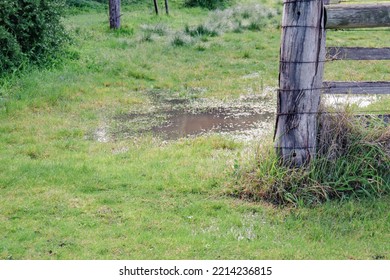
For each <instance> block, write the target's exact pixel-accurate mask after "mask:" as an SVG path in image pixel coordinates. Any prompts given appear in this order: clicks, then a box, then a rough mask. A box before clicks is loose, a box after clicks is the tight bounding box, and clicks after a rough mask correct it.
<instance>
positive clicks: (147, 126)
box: [111, 96, 275, 140]
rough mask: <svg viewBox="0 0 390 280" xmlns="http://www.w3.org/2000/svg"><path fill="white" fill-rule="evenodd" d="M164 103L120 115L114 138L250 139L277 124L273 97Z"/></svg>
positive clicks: (116, 122) (117, 119)
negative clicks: (148, 136) (205, 137)
mask: <svg viewBox="0 0 390 280" xmlns="http://www.w3.org/2000/svg"><path fill="white" fill-rule="evenodd" d="M179 101H180V102H177V101H176V100H173V101H172V100H169V101H166V102H163V103H162V104H160V105H159V106H157V107H156V108H154V109H153V110H151V111H150V112H148V113H129V114H121V115H117V116H115V118H114V120H115V121H114V124H115V125H114V127H113V129H112V130H111V132H112V134H113V136H114V138H129V137H132V136H137V135H152V136H154V137H158V138H162V139H164V140H177V139H180V138H186V137H196V136H200V135H208V134H223V135H230V136H233V137H234V138H241V139H242V140H249V138H254V137H258V136H259V135H260V134H265V133H268V132H269V131H271V130H272V126H273V124H274V108H275V106H273V105H271V104H270V103H271V101H270V100H269V99H264V98H263V97H259V98H254V97H253V96H251V97H250V98H249V97H246V98H243V99H241V100H235V101H231V103H229V102H222V101H216V102H215V101H210V100H198V101H195V102H188V101H186V102H183V101H181V100H179Z"/></svg>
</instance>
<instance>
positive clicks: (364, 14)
mask: <svg viewBox="0 0 390 280" xmlns="http://www.w3.org/2000/svg"><path fill="white" fill-rule="evenodd" d="M325 10H326V14H327V17H326V28H328V29H341V28H362V27H388V26H390V3H381V4H365V5H355V4H350V5H349V4H348V5H343V4H340V5H329V6H326V7H325Z"/></svg>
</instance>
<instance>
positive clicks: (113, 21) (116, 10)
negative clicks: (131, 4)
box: [108, 0, 121, 29]
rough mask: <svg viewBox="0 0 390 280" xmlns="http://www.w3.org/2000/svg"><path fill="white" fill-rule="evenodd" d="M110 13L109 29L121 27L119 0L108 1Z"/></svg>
mask: <svg viewBox="0 0 390 280" xmlns="http://www.w3.org/2000/svg"><path fill="white" fill-rule="evenodd" d="M108 8H109V13H110V28H111V29H118V28H119V27H120V26H121V0H110V1H109V2H108Z"/></svg>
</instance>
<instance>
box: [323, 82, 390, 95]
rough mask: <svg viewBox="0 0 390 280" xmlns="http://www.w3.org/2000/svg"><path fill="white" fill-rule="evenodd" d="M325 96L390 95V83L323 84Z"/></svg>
mask: <svg viewBox="0 0 390 280" xmlns="http://www.w3.org/2000/svg"><path fill="white" fill-rule="evenodd" d="M322 93H323V94H390V82H387V81H385V82H382V81H381V82H330V81H329V82H328V81H327V82H323V91H322Z"/></svg>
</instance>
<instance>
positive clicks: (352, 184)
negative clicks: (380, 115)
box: [233, 112, 390, 206]
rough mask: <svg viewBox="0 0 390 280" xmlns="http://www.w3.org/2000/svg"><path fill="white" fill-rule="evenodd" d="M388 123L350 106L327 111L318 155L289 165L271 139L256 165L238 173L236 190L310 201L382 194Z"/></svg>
mask: <svg viewBox="0 0 390 280" xmlns="http://www.w3.org/2000/svg"><path fill="white" fill-rule="evenodd" d="M389 147H390V127H385V126H384V124H383V122H382V121H381V120H380V119H377V118H374V117H367V116H363V117H360V118H358V117H354V116H352V114H351V113H349V112H343V113H335V114H323V115H322V116H321V117H320V120H319V135H318V151H317V158H316V159H315V160H313V161H312V162H311V163H310V164H309V166H307V167H306V168H300V169H290V168H288V167H284V166H282V165H280V164H279V160H278V158H277V156H276V153H275V152H274V149H273V148H272V146H271V145H269V144H268V145H264V146H261V147H260V148H259V149H258V152H257V156H256V159H257V160H256V163H255V167H254V168H253V167H252V168H251V169H249V170H242V171H241V172H239V173H237V174H238V178H237V182H235V185H236V188H234V192H233V194H234V195H236V196H239V197H241V198H244V199H250V200H266V201H269V202H271V203H273V204H277V205H294V206H311V205H316V204H320V203H322V202H325V201H329V200H332V199H348V198H361V197H379V196H382V195H383V194H387V193H389V192H390V172H389V170H390V149H389Z"/></svg>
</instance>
